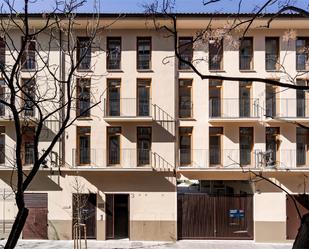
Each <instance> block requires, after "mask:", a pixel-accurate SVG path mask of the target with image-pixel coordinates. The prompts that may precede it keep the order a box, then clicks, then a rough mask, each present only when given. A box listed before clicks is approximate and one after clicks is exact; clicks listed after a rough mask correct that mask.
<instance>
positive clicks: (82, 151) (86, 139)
mask: <svg viewBox="0 0 309 249" xmlns="http://www.w3.org/2000/svg"><path fill="white" fill-rule="evenodd" d="M90 136H91V128H90V127H89V126H80V127H77V162H76V163H77V165H89V164H90V163H91V158H90V148H91V147H90V138H91V137H90Z"/></svg>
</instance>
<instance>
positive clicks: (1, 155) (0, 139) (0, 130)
mask: <svg viewBox="0 0 309 249" xmlns="http://www.w3.org/2000/svg"><path fill="white" fill-rule="evenodd" d="M4 163H5V126H0V164H4Z"/></svg>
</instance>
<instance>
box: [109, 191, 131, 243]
mask: <svg viewBox="0 0 309 249" xmlns="http://www.w3.org/2000/svg"><path fill="white" fill-rule="evenodd" d="M123 238H129V195H128V194H107V195H106V239H123Z"/></svg>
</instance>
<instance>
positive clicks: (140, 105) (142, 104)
mask: <svg viewBox="0 0 309 249" xmlns="http://www.w3.org/2000/svg"><path fill="white" fill-rule="evenodd" d="M150 84H151V80H150V79H138V80H137V115H138V116H150V107H151V104H150Z"/></svg>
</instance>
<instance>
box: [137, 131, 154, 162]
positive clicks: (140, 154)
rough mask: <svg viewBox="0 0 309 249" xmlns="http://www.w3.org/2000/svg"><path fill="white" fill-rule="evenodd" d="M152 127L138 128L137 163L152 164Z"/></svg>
mask: <svg viewBox="0 0 309 249" xmlns="http://www.w3.org/2000/svg"><path fill="white" fill-rule="evenodd" d="M150 153H151V128H150V127H138V128H137V165H146V164H150Z"/></svg>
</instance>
